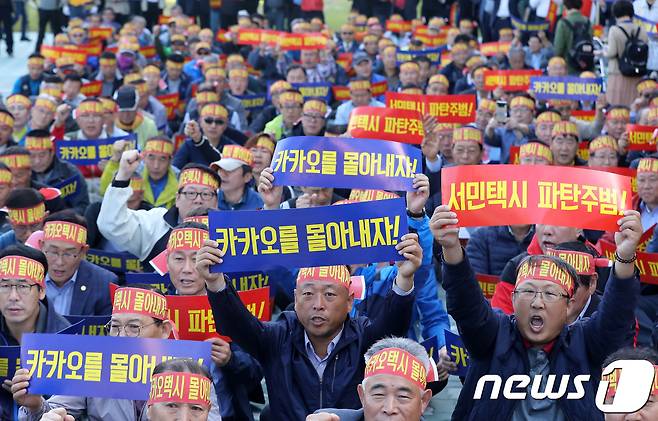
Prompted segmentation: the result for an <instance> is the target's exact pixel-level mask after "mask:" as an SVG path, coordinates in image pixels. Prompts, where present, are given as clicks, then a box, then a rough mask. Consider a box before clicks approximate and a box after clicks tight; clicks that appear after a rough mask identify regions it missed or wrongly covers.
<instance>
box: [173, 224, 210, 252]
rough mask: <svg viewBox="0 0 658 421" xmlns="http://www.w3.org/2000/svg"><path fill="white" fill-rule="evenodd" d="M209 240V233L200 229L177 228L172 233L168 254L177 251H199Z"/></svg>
mask: <svg viewBox="0 0 658 421" xmlns="http://www.w3.org/2000/svg"><path fill="white" fill-rule="evenodd" d="M207 239H208V231H206V230H202V229H199V228H177V229H175V230H173V231H171V234H170V235H169V241H168V242H167V252H168V253H171V252H173V251H176V250H199V249H200V248H201V246H202V245H203V242H204V241H205V240H207Z"/></svg>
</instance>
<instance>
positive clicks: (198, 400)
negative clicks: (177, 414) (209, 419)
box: [146, 372, 211, 408]
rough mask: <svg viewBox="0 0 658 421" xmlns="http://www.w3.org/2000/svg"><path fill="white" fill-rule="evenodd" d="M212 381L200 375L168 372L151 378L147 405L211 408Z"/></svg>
mask: <svg viewBox="0 0 658 421" xmlns="http://www.w3.org/2000/svg"><path fill="white" fill-rule="evenodd" d="M210 392H211V388H210V379H208V378H207V377H206V376H202V375H200V374H192V373H181V372H168V373H158V374H154V375H153V376H152V377H151V391H150V393H149V400H148V402H147V403H146V404H147V405H153V404H154V403H169V402H177V403H189V404H193V405H202V406H205V407H206V408H210Z"/></svg>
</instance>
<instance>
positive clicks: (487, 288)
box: [475, 273, 500, 300]
mask: <svg viewBox="0 0 658 421" xmlns="http://www.w3.org/2000/svg"><path fill="white" fill-rule="evenodd" d="M475 279H476V280H477V281H478V284H480V289H481V290H482V294H483V295H484V298H486V299H487V300H491V299H492V298H493V296H494V293H495V292H496V284H498V282H500V277H498V276H496V275H485V274H483V273H476V274H475Z"/></svg>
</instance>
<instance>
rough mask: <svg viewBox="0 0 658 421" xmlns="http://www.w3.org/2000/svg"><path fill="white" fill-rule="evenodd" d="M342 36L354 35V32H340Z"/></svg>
mask: <svg viewBox="0 0 658 421" xmlns="http://www.w3.org/2000/svg"><path fill="white" fill-rule="evenodd" d="M341 33H342V34H343V35H354V32H341Z"/></svg>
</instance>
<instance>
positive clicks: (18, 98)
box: [7, 94, 32, 108]
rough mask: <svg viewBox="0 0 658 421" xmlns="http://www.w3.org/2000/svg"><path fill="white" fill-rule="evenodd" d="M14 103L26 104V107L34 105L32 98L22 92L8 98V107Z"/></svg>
mask: <svg viewBox="0 0 658 421" xmlns="http://www.w3.org/2000/svg"><path fill="white" fill-rule="evenodd" d="M14 104H22V105H25V108H30V107H31V106H32V102H31V101H30V98H28V97H26V96H25V95H21V94H14V95H11V96H10V97H8V98H7V107H9V106H10V105H14Z"/></svg>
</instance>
